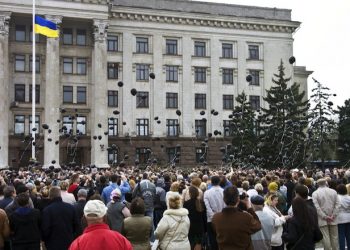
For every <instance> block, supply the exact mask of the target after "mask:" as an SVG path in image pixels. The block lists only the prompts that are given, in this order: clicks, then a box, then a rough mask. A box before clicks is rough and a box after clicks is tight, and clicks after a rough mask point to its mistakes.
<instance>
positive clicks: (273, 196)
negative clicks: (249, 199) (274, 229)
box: [265, 194, 278, 206]
mask: <svg viewBox="0 0 350 250" xmlns="http://www.w3.org/2000/svg"><path fill="white" fill-rule="evenodd" d="M275 198H278V196H277V194H270V195H268V196H267V198H266V201H265V204H266V205H268V206H271V205H272V201H273V200H274V199H275Z"/></svg>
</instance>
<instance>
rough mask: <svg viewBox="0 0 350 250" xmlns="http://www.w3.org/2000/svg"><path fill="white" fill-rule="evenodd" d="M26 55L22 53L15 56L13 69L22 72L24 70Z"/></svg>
mask: <svg viewBox="0 0 350 250" xmlns="http://www.w3.org/2000/svg"><path fill="white" fill-rule="evenodd" d="M25 66H26V57H25V56H24V55H16V56H15V71H16V72H22V71H25Z"/></svg>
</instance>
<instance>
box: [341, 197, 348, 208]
mask: <svg viewBox="0 0 350 250" xmlns="http://www.w3.org/2000/svg"><path fill="white" fill-rule="evenodd" d="M339 200H340V204H341V205H342V206H343V207H350V195H339Z"/></svg>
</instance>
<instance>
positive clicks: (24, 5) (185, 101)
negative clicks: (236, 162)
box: [0, 0, 310, 167]
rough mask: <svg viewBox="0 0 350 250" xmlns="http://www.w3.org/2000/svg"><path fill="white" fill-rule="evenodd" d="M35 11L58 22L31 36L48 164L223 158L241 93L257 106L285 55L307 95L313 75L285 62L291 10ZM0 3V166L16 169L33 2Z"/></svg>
mask: <svg viewBox="0 0 350 250" xmlns="http://www.w3.org/2000/svg"><path fill="white" fill-rule="evenodd" d="M36 8H37V14H38V15H41V16H44V17H45V18H46V19H49V20H51V21H53V22H55V23H56V24H57V25H58V27H59V29H60V37H59V38H46V37H43V36H41V35H40V36H39V35H37V42H36V58H35V60H36V71H37V72H36V85H37V86H36V103H37V104H36V105H37V109H36V118H35V123H36V128H37V130H36V133H37V136H36V150H37V154H36V158H37V159H38V160H39V161H40V162H41V163H43V164H44V165H51V164H52V162H53V161H55V162H56V164H58V163H59V164H67V163H72V162H73V163H76V164H84V165H86V164H95V165H98V166H101V167H103V166H107V165H108V164H113V163H114V164H115V163H117V162H120V161H121V160H124V161H128V162H129V161H130V162H133V161H134V160H136V159H137V160H138V161H139V162H140V163H144V162H146V161H147V159H152V161H153V160H154V159H156V160H157V162H158V163H159V164H162V165H165V164H171V163H172V162H174V159H175V158H179V160H178V164H180V165H181V166H194V165H196V164H197V163H198V162H200V161H207V162H208V163H209V164H211V165H220V164H221V158H222V153H221V152H220V151H219V148H220V147H221V146H225V145H226V144H227V143H229V142H230V141H231V139H230V136H229V133H227V130H225V128H226V127H228V126H229V122H230V121H229V118H228V116H229V114H230V113H231V112H232V109H233V107H234V105H235V102H234V98H235V97H236V96H237V95H238V94H239V93H241V92H242V91H244V92H245V93H246V94H247V95H249V98H250V101H251V104H252V106H253V107H254V108H255V109H256V110H258V109H259V107H260V106H264V105H265V104H264V102H263V100H262V97H263V96H264V95H265V89H268V88H270V86H271V84H272V81H271V78H272V76H273V73H275V72H276V71H277V67H278V65H279V64H280V61H281V60H283V61H284V63H285V66H286V75H292V76H293V77H294V81H298V83H299V84H300V85H301V89H302V90H307V77H308V75H309V73H310V72H308V71H306V69H305V67H296V68H294V67H293V65H290V64H289V63H288V59H289V58H290V57H291V56H292V55H293V33H294V32H295V31H296V29H297V28H298V27H299V25H300V23H299V22H295V21H292V20H291V10H286V9H276V8H262V7H248V6H240V5H228V4H212V3H205V2H193V1H185V0H155V1H137V0H115V1H114V2H113V1H107V0H75V1H73V0H42V1H39V3H38V4H37V5H36ZM0 10H1V11H0V100H1V105H0V120H1V122H0V146H1V149H0V165H1V167H4V166H7V165H9V166H13V167H19V166H23V165H26V164H27V163H28V160H29V158H30V156H31V141H30V133H31V131H32V128H31V119H32V118H31V83H32V78H31V77H32V75H31V68H32V67H31V62H32V45H31V44H32V43H31V32H32V27H31V13H32V1H31V0H21V1H19V0H0ZM247 75H251V76H252V81H251V82H249V83H248V82H247V81H246V76H247ZM42 124H47V125H48V126H49V129H44V128H42ZM211 135H212V136H211ZM206 137H209V138H208V139H209V140H208V144H206V145H205V144H203V140H204V138H206ZM204 145H205V146H204ZM111 148H112V150H108V149H111ZM125 155H127V156H126V157H125ZM176 155H177V157H176ZM130 162H129V163H130ZM154 162H155V161H154Z"/></svg>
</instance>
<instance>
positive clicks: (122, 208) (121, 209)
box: [107, 188, 131, 233]
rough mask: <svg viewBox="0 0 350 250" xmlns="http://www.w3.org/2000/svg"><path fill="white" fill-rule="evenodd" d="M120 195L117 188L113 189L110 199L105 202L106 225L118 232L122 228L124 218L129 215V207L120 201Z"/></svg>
mask: <svg viewBox="0 0 350 250" xmlns="http://www.w3.org/2000/svg"><path fill="white" fill-rule="evenodd" d="M121 196H122V194H121V192H120V190H119V188H116V189H114V190H113V191H112V193H111V201H110V202H109V203H108V204H107V220H108V225H109V227H110V228H111V229H112V230H114V231H118V232H119V233H120V232H121V230H122V225H123V221H124V218H127V217H130V216H131V214H130V211H129V209H128V208H127V206H126V205H125V204H124V203H123V202H122V201H121Z"/></svg>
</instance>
